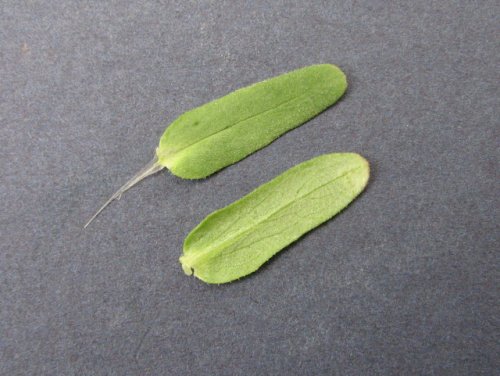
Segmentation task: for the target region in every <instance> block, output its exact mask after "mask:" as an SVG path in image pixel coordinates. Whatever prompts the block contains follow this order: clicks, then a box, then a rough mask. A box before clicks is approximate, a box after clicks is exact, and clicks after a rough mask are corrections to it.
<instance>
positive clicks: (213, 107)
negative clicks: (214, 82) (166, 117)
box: [156, 64, 347, 179]
mask: <svg viewBox="0 0 500 376" xmlns="http://www.w3.org/2000/svg"><path fill="white" fill-rule="evenodd" d="M346 87H347V82H346V78H345V75H344V73H343V72H342V71H341V70H340V69H339V68H337V67H336V66H334V65H330V64H321V65H312V66H309V67H305V68H302V69H298V70H295V71H292V72H289V73H286V74H282V75H280V76H277V77H274V78H271V79H268V80H266V81H262V82H259V83H257V84H254V85H251V86H248V87H245V88H243V89H239V90H236V91H234V92H232V93H230V94H228V95H226V96H224V97H222V98H219V99H216V100H214V101H212V102H209V103H207V104H205V105H203V106H200V107H198V108H195V109H193V110H191V111H188V112H186V113H184V114H183V115H181V116H180V117H179V118H177V120H175V121H174V122H173V123H172V124H170V126H169V127H168V128H167V129H166V131H165V133H164V134H163V136H162V137H161V140H160V145H159V147H158V148H157V150H156V154H157V157H158V160H159V163H160V164H161V165H163V166H165V167H167V168H168V169H169V170H170V171H171V172H172V173H173V174H175V175H177V176H179V177H181V178H185V179H199V178H204V177H206V176H208V175H210V174H212V173H214V172H216V171H218V170H220V169H221V168H224V167H226V166H228V165H230V164H233V163H235V162H237V161H239V160H241V159H243V158H244V157H246V156H247V155H249V154H251V153H253V152H254V151H256V150H258V149H260V148H262V147H264V146H266V145H267V144H269V143H270V142H272V141H273V140H275V139H276V138H278V137H279V136H280V135H282V134H283V133H285V132H287V131H289V130H291V129H293V128H296V127H297V126H299V125H301V124H303V123H304V122H306V121H307V120H309V119H311V118H312V117H314V116H316V115H318V114H319V113H320V112H322V111H323V110H325V109H326V108H327V107H329V106H331V105H332V104H333V103H335V102H336V101H337V100H338V99H339V98H340V97H341V96H342V94H343V93H344V92H345V90H346Z"/></svg>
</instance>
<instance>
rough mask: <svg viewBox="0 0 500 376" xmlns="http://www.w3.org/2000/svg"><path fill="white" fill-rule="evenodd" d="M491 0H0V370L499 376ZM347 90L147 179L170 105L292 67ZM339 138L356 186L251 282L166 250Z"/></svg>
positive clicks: (176, 109)
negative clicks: (253, 139) (192, 270)
mask: <svg viewBox="0 0 500 376" xmlns="http://www.w3.org/2000/svg"><path fill="white" fill-rule="evenodd" d="M498 15H499V3H498V1H495V0H490V1H452V0H435V1H414V0H413V1H411V0H407V1H399V2H392V1H379V0H362V1H338V2H337V1H312V2H311V1H297V2H289V1H273V2H268V1H261V0H252V1H243V0H238V1H171V2H165V1H152V0H144V1H140V2H130V1H110V2H104V1H97V0H96V1H67V0H59V1H49V0H46V1H17V0H16V1H14V0H6V1H3V2H2V4H1V5H0V142H1V148H0V157H1V166H2V168H1V172H0V180H1V182H0V195H1V196H0V198H1V202H2V209H1V212H0V234H1V251H0V356H1V358H0V374H2V375H23V374H26V375H139V374H140V375H187V374H198V375H332V374H336V375H368V374H369V375H493V374H494V373H495V370H498V367H499V366H500V364H499V359H498V353H499V350H500V349H499V333H498V328H499V320H498V298H499V297H498V293H497V289H498V282H499V280H498V258H497V257H498V256H497V254H498V252H497V248H498V241H499V239H498V234H499V226H498V219H499V216H498V214H499V212H498V201H497V194H498V183H497V182H498V150H497V145H498V140H499V137H498V136H499V134H498V119H499V115H500V113H499V110H498V109H499V105H500V103H499V95H498V82H499V78H500V77H499V73H498V72H499V71H498V67H499V63H500V61H499V60H500V59H499V45H498V31H499V30H498V24H499V17H498ZM321 62H329V63H334V64H337V65H338V66H340V67H341V68H342V69H343V70H344V71H345V72H346V74H347V76H348V80H349V85H350V86H349V89H348V92H347V94H346V95H345V97H344V99H343V100H342V101H341V102H339V103H338V104H337V105H336V106H334V107H332V108H331V109H329V110H327V111H326V112H324V113H323V114H321V115H320V116H319V117H317V118H315V119H314V120H312V121H310V122H309V123H307V124H305V125H304V126H302V127H300V128H298V129H296V130H294V131H292V132H289V133H288V134H286V135H285V136H283V137H281V138H280V139H278V140H277V141H276V142H274V143H273V144H271V145H270V146H268V147H267V148H265V149H263V150H261V151H259V152H257V153H255V154H253V155H252V156H250V157H249V158H247V159H245V160H243V161H241V162H240V163H238V164H236V165H233V166H231V167H229V168H226V169H224V170H223V171H221V172H219V173H217V174H216V175H214V176H212V177H210V178H209V179H206V180H202V181H185V180H181V179H178V178H176V177H174V176H172V175H171V174H170V173H168V171H165V172H162V173H159V174H157V175H155V176H154V177H150V178H149V179H147V180H145V181H144V182H142V183H141V184H139V185H138V186H137V187H135V188H134V189H132V190H131V191H129V192H127V193H126V194H125V195H124V196H123V198H122V199H121V200H120V201H117V202H115V203H113V204H112V205H111V206H110V207H109V208H108V209H107V210H106V211H104V212H103V214H102V215H101V216H100V217H98V219H97V220H96V221H95V222H94V223H93V224H92V225H91V226H90V227H89V228H88V229H87V230H85V231H84V230H82V225H83V224H84V223H85V221H86V220H87V219H88V218H89V217H90V215H91V214H93V212H94V211H95V210H96V209H97V208H98V206H99V205H101V204H102V203H103V201H104V200H105V199H107V198H108V197H109V196H110V194H111V193H112V192H113V191H114V190H115V189H117V188H118V187H119V186H120V185H121V184H122V183H123V182H124V181H125V180H126V179H127V178H128V177H130V176H131V175H133V174H134V173H135V172H136V171H137V170H139V169H140V168H141V167H142V165H144V164H145V163H146V162H148V161H149V159H150V158H151V157H152V156H153V153H154V149H155V147H156V144H157V142H158V140H159V137H160V135H161V134H162V132H163V130H164V128H165V127H166V126H167V125H168V124H169V123H170V122H171V121H172V120H174V119H175V118H176V117H177V116H179V115H180V114H181V113H182V112H184V111H186V110H189V109H191V108H193V107H195V106H198V105H201V104H203V103H205V102H207V101H209V100H211V99H214V98H216V97H218V96H221V95H223V94H226V93H228V92H229V91H232V90H233V89H236V88H239V87H242V86H245V85H247V84H250V83H253V82H256V81H259V80H262V79H265V78H267V77H271V76H274V75H277V74H279V73H282V72H286V71H289V70H292V69H295V68H299V67H302V66H305V65H309V64H315V63H321ZM335 151H338V152H340V151H353V152H358V153H361V154H362V155H364V156H365V157H366V158H367V159H368V160H369V161H370V162H371V166H372V176H371V181H370V183H369V186H368V188H367V190H366V191H365V193H364V194H363V195H362V196H361V197H360V198H359V199H358V200H357V201H355V202H354V203H353V204H352V205H351V206H350V207H349V208H348V209H347V210H346V211H344V212H343V213H342V214H340V215H339V216H338V217H336V218H335V219H333V220H331V221H329V222H328V223H327V224H325V225H323V226H321V227H320V228H318V229H317V230H315V231H313V232H311V233H309V234H308V235H307V236H305V237H304V238H302V239H301V240H300V241H298V242H297V243H295V244H294V245H292V246H291V247H289V248H288V249H287V250H286V251H284V252H282V253H281V254H279V255H278V256H277V257H275V258H274V259H272V260H271V261H270V262H269V263H268V264H266V265H265V266H264V267H263V268H262V269H261V270H259V271H258V272H257V273H255V274H253V275H252V276H250V277H249V278H245V279H243V280H240V281H238V282H236V283H232V284H227V285H221V286H209V285H205V284H204V283H202V282H201V281H199V280H196V279H195V278H192V277H187V276H185V275H184V274H183V272H182V270H181V268H180V265H179V263H178V257H179V255H180V254H181V249H182V242H183V239H184V237H185V236H186V234H187V233H188V232H189V231H190V230H191V229H192V228H193V227H194V226H195V225H196V224H197V223H199V222H200V221H201V220H202V219H203V218H204V217H205V216H206V215H207V214H209V213H210V212H212V211H213V210H215V209H217V208H220V207H222V206H224V205H226V204H229V203H230V202H232V201H234V200H236V199H238V198H240V197H241V196H243V195H244V194H246V193H248V192H249V191H250V190H252V189H253V188H255V187H257V186H258V185H260V184H261V183H264V182H266V181H268V180H270V179H272V178H273V177H274V176H276V175H277V174H279V173H281V172H282V171H284V170H286V169H287V168H289V167H291V166H293V165H295V164H297V163H300V162H302V161H304V160H307V159H310V158H312V157H314V156H317V155H319V154H322V153H329V152H335Z"/></svg>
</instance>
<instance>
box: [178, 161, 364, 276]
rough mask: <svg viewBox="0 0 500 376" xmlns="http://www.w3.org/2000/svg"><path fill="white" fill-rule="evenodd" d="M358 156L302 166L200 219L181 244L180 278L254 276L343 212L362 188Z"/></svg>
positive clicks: (307, 163)
mask: <svg viewBox="0 0 500 376" xmlns="http://www.w3.org/2000/svg"><path fill="white" fill-rule="evenodd" d="M368 177H369V165H368V162H367V161H366V160H365V159H364V158H363V157H361V156H360V155H358V154H354V153H338V154H325V155H322V156H319V157H316V158H314V159H311V160H309V161H306V162H303V163H301V164H299V165H297V166H295V167H292V168H291V169H289V170H287V171H285V172H284V173H283V174H281V175H279V176H278V177H276V178H274V179H273V180H271V181H270V182H268V183H266V184H263V185H261V186H260V187H258V188H257V189H256V190H254V191H253V192H251V193H249V194H248V195H246V196H244V197H243V198H241V199H240V200H238V201H236V202H234V203H232V204H231V205H229V206H226V207H225V208H223V209H220V210H217V211H215V212H214V213H212V214H210V215H209V216H208V217H206V218H205V219H204V220H203V221H202V222H201V223H200V224H199V225H198V226H197V227H196V228H195V229H194V230H193V231H191V233H190V234H189V235H188V236H187V237H186V240H185V241H184V250H183V256H181V257H180V262H181V264H182V268H183V270H184V272H185V273H186V274H188V275H190V274H192V273H193V272H194V275H195V276H196V277H198V278H199V279H201V280H203V281H205V282H207V283H224V282H230V281H232V280H235V279H238V278H241V277H243V276H245V275H247V274H250V273H252V272H254V271H255V270H257V269H258V268H259V267H260V266H261V265H262V264H264V263H265V262H266V261H267V260H269V258H271V257H272V256H273V255H274V254H276V253H277V252H279V251H280V250H281V249H283V248H284V247H286V246H287V245H289V244H290V243H292V242H294V241H295V240H297V239H298V238H299V237H301V236H302V235H303V234H305V233H306V232H308V231H310V230H312V229H313V228H315V227H317V226H318V225H320V224H321V223H323V222H325V221H327V220H328V219H330V218H331V217H333V216H334V215H335V214H337V213H338V212H340V211H341V210H342V209H343V208H345V207H346V206H347V205H348V204H349V203H350V202H351V201H352V200H353V199H354V198H355V197H356V196H357V195H358V194H359V193H360V192H361V191H362V190H363V189H364V187H365V186H366V183H367V181H368Z"/></svg>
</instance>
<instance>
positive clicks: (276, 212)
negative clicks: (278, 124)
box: [184, 166, 362, 259]
mask: <svg viewBox="0 0 500 376" xmlns="http://www.w3.org/2000/svg"><path fill="white" fill-rule="evenodd" d="M361 168H362V166H360V167H356V168H353V169H351V170H349V171H346V172H345V173H343V174H342V175H339V176H337V177H335V178H334V179H332V180H330V181H328V182H326V183H324V184H321V185H320V186H318V187H316V188H314V189H313V190H312V191H310V192H308V193H306V194H304V195H302V196H299V197H298V198H294V199H293V200H291V201H290V202H288V203H287V204H285V205H283V206H282V207H280V208H279V209H277V210H276V211H274V212H273V213H271V214H270V215H268V216H267V217H265V218H264V219H262V220H260V221H259V222H258V223H256V224H255V225H253V226H251V227H249V228H248V229H246V230H244V231H242V232H240V233H238V234H236V235H235V236H232V237H230V238H228V239H226V240H225V241H223V242H222V243H220V244H217V245H215V246H212V247H210V248H208V249H206V250H204V251H201V252H200V253H197V254H193V255H185V256H184V257H185V258H186V257H187V258H190V259H200V258H203V256H205V255H206V254H208V253H209V252H211V251H212V250H213V249H216V248H225V246H226V245H227V244H228V243H230V242H233V241H237V240H239V239H241V238H242V237H243V236H244V235H246V234H247V233H249V232H250V231H252V230H253V229H254V228H256V227H258V226H259V225H261V224H262V223H264V222H265V221H267V220H268V219H270V218H271V217H273V216H274V215H276V214H278V213H279V212H281V211H283V210H285V209H286V208H287V207H289V206H290V205H292V204H293V203H295V202H297V201H299V200H301V199H303V198H305V197H307V196H309V195H311V194H313V193H314V192H316V191H317V190H319V189H321V188H323V187H325V186H327V185H328V184H331V183H333V182H335V181H336V180H338V179H341V178H343V177H344V176H346V175H348V174H350V173H352V172H354V171H357V170H359V169H361ZM191 256H193V257H191Z"/></svg>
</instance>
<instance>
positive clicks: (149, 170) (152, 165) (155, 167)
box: [83, 156, 164, 228]
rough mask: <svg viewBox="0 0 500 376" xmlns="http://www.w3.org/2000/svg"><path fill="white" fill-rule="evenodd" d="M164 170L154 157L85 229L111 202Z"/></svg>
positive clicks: (93, 217)
mask: <svg viewBox="0 0 500 376" xmlns="http://www.w3.org/2000/svg"><path fill="white" fill-rule="evenodd" d="M163 168H164V166H162V165H160V164H159V163H158V157H156V156H155V157H154V158H153V159H152V160H151V162H149V163H148V164H147V165H146V166H144V167H143V168H142V169H141V170H140V171H139V172H138V173H137V174H135V175H134V176H133V177H132V178H131V179H130V180H129V181H127V182H126V183H125V184H123V185H122V186H121V188H120V189H119V190H117V191H116V192H115V193H114V194H113V196H111V197H110V198H109V200H108V201H106V203H105V204H104V205H103V206H101V208H100V209H99V210H98V211H97V213H95V214H94V215H93V216H92V218H90V219H89V221H88V222H87V223H85V226H83V228H86V227H87V226H88V225H89V224H90V222H92V221H93V220H94V219H95V218H96V217H97V216H98V215H99V213H100V212H102V211H103V210H104V208H105V207H106V206H108V205H109V204H110V203H111V201H113V200H115V199H117V200H119V199H120V197H121V196H122V194H123V192H125V191H126V190H128V189H129V188H131V187H133V186H134V185H136V184H137V183H138V182H140V181H141V180H142V179H144V178H146V177H148V176H149V175H152V174H154V173H156V172H158V171H160V170H162V169H163Z"/></svg>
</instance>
